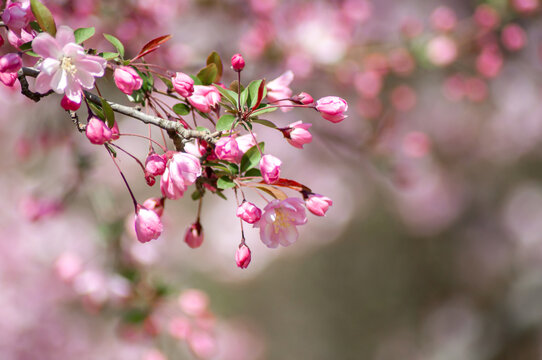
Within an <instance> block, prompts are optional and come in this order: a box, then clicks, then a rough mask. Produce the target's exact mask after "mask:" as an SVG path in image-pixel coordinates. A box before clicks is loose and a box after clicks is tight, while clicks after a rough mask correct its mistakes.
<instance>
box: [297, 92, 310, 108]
mask: <svg viewBox="0 0 542 360" xmlns="http://www.w3.org/2000/svg"><path fill="white" fill-rule="evenodd" d="M292 101H294V102H296V103H298V104H302V105H310V104H312V103H313V102H314V99H313V98H312V96H310V95H309V94H307V93H306V92H302V93H299V94H297V95H296V96H294V97H293V98H292Z"/></svg>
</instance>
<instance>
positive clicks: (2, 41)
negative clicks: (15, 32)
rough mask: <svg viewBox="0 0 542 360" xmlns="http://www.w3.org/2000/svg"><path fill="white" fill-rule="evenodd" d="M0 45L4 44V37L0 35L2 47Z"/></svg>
mask: <svg viewBox="0 0 542 360" xmlns="http://www.w3.org/2000/svg"><path fill="white" fill-rule="evenodd" d="M2 45H4V38H3V37H2V35H0V47H2Z"/></svg>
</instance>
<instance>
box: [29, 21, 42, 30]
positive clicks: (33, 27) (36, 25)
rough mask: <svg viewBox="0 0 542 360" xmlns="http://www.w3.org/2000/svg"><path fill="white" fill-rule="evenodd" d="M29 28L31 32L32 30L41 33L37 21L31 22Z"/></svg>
mask: <svg viewBox="0 0 542 360" xmlns="http://www.w3.org/2000/svg"><path fill="white" fill-rule="evenodd" d="M30 27H31V28H32V30H34V31H37V32H42V30H41V28H40V24H38V22H37V21H31V22H30Z"/></svg>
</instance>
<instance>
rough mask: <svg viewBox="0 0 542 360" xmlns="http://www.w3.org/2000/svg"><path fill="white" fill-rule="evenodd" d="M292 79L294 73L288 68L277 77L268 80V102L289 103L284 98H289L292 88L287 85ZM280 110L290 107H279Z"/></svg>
mask: <svg viewBox="0 0 542 360" xmlns="http://www.w3.org/2000/svg"><path fill="white" fill-rule="evenodd" d="M293 80H294V73H293V72H292V71H291V70H288V71H286V72H285V73H284V74H282V75H281V76H279V77H278V78H276V79H274V80H272V81H270V82H269V83H268V84H267V86H266V87H267V99H268V100H269V102H272V103H275V102H278V104H279V105H290V104H291V102H290V101H288V100H284V99H289V98H290V97H291V96H292V89H290V88H289V86H290V83H291V82H292V81H293ZM279 100H281V101H279ZM281 110H282V111H287V110H290V109H288V108H281Z"/></svg>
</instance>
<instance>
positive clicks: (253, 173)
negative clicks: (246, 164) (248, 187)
mask: <svg viewBox="0 0 542 360" xmlns="http://www.w3.org/2000/svg"><path fill="white" fill-rule="evenodd" d="M245 176H262V172H261V171H260V169H256V168H252V169H250V170H249V171H247V172H246V173H245Z"/></svg>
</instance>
